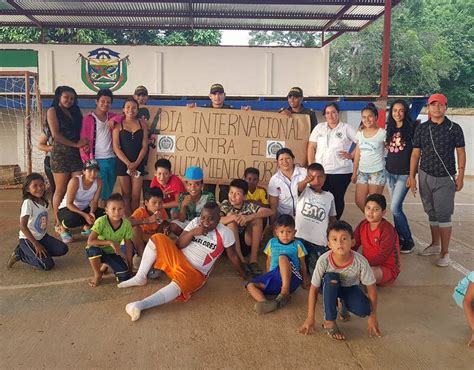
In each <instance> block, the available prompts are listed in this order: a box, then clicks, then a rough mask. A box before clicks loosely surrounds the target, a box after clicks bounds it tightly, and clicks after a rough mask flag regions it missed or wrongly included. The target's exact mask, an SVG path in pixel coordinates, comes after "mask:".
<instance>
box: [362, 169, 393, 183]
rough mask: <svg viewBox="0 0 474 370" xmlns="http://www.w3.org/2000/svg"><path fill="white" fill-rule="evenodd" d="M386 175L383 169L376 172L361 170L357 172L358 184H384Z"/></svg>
mask: <svg viewBox="0 0 474 370" xmlns="http://www.w3.org/2000/svg"><path fill="white" fill-rule="evenodd" d="M385 182H386V176H385V169H383V170H381V171H376V172H361V171H359V172H358V173H357V183H358V184H369V185H380V186H383V185H385Z"/></svg>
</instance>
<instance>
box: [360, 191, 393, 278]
mask: <svg viewBox="0 0 474 370" xmlns="http://www.w3.org/2000/svg"><path fill="white" fill-rule="evenodd" d="M386 208H387V201H386V200H385V197H384V196H383V195H382V194H371V195H369V196H368V197H367V199H366V201H365V209H364V214H365V220H362V221H361V223H360V224H359V226H357V228H356V229H355V232H354V237H355V240H356V243H355V246H354V249H355V250H357V248H359V247H360V250H359V252H361V253H362V255H363V256H364V257H365V258H366V259H367V260H368V261H369V264H370V266H371V268H372V271H373V273H374V275H375V280H376V283H377V284H378V285H385V284H388V283H391V282H393V281H395V279H396V278H397V276H398V274H399V273H400V244H399V241H398V235H397V231H396V230H395V228H394V227H393V226H392V224H391V223H390V222H388V221H387V220H386V219H384V218H383V217H384V216H385V212H386Z"/></svg>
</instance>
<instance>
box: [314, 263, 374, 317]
mask: <svg viewBox="0 0 474 370" xmlns="http://www.w3.org/2000/svg"><path fill="white" fill-rule="evenodd" d="M338 298H341V300H342V301H343V303H344V305H345V307H346V308H347V310H348V311H350V312H352V313H353V314H355V315H357V316H359V317H366V316H369V315H370V313H371V312H372V308H371V306H370V301H369V299H368V298H367V296H366V295H365V294H364V292H363V291H362V289H361V288H360V287H359V286H358V285H353V286H350V287H342V286H341V279H340V276H339V274H338V273H336V272H327V273H326V274H324V277H323V305H324V319H325V320H327V321H335V320H336V318H337V299H338Z"/></svg>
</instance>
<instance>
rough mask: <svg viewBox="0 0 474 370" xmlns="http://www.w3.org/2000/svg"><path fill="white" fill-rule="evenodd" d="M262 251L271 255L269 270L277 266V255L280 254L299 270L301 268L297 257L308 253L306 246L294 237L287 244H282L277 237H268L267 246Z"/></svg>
mask: <svg viewBox="0 0 474 370" xmlns="http://www.w3.org/2000/svg"><path fill="white" fill-rule="evenodd" d="M263 253H265V254H266V255H267V256H270V257H271V260H270V269H269V271H272V270H274V269H276V268H277V267H278V257H280V256H282V255H283V256H287V257H288V258H289V259H290V261H291V263H292V264H293V266H294V268H295V269H296V270H297V271H299V270H300V268H301V266H300V260H299V259H300V258H301V257H304V256H306V255H307V254H308V252H307V251H306V248H305V247H304V245H303V243H302V242H301V241H300V240H296V239H295V240H293V241H292V242H290V243H288V244H283V243H281V242H280V241H279V240H278V238H272V239H270V240H269V241H268V243H267V246H266V247H265V249H264V250H263Z"/></svg>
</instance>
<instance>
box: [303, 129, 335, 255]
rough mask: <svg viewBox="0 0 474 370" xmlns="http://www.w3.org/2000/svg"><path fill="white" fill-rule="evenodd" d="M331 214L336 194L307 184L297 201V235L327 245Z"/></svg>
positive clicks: (317, 243) (332, 214)
mask: <svg viewBox="0 0 474 370" xmlns="http://www.w3.org/2000/svg"><path fill="white" fill-rule="evenodd" d="M318 126H319V125H318ZM318 126H316V128H317V127H318ZM331 216H336V205H335V203H334V196H333V195H332V194H331V193H330V192H328V191H322V192H321V193H318V192H316V191H314V190H312V189H311V188H310V187H309V186H307V187H306V188H305V189H304V190H303V192H302V193H301V194H300V196H299V197H298V202H297V203H296V216H295V223H296V237H297V238H302V239H304V240H306V241H308V242H310V243H313V244H316V245H319V246H326V245H327V236H326V232H327V228H328V224H329V217H331Z"/></svg>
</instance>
